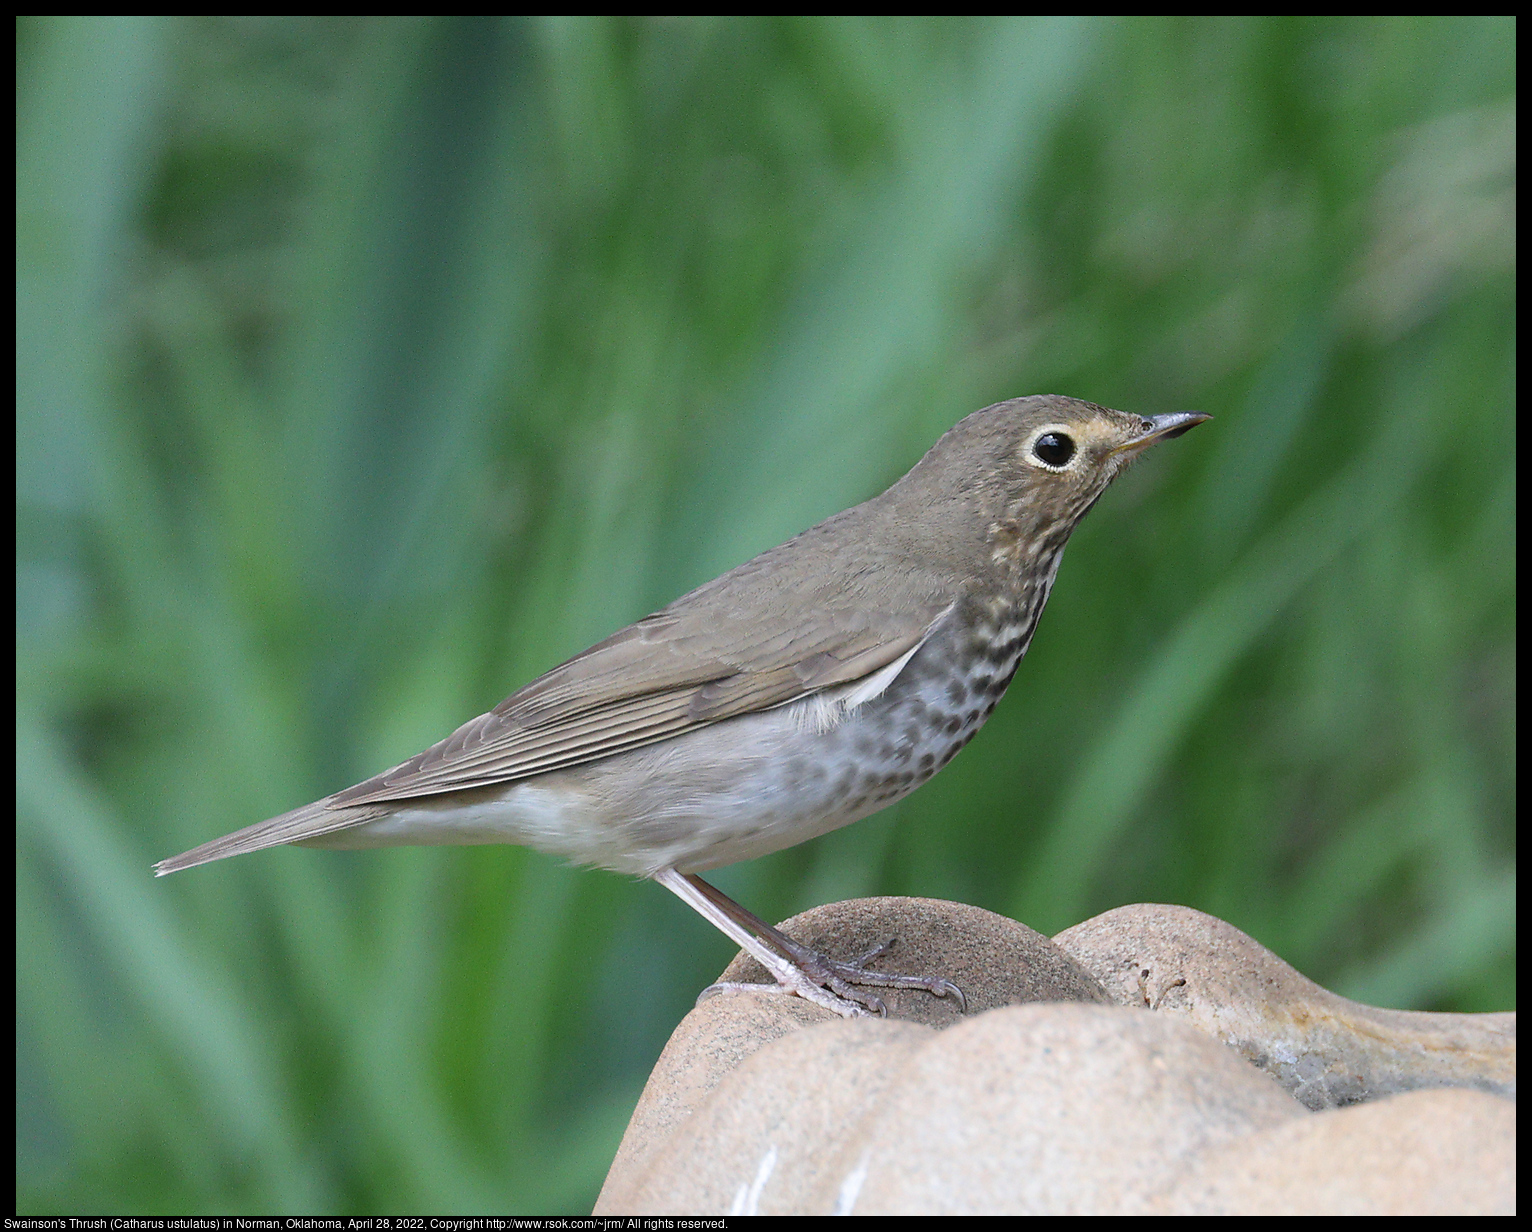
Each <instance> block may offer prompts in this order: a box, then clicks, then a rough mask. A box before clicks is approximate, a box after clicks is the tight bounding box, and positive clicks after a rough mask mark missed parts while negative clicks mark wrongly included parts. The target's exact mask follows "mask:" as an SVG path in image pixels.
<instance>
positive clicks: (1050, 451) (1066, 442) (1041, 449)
mask: <svg viewBox="0 0 1532 1232" xmlns="http://www.w3.org/2000/svg"><path fill="white" fill-rule="evenodd" d="M1032 456H1033V457H1034V458H1036V459H1037V460H1038V461H1039V462H1041V463H1042V464H1043V465H1044V466H1049V467H1054V468H1060V467H1065V466H1068V465H1069V459H1071V458H1072V457H1074V456H1075V442H1074V437H1072V436H1070V435H1069V433H1067V432H1044V433H1043V434H1042V435H1041V436H1039V437H1038V438H1037V439H1036V440H1035V441H1033V442H1032Z"/></svg>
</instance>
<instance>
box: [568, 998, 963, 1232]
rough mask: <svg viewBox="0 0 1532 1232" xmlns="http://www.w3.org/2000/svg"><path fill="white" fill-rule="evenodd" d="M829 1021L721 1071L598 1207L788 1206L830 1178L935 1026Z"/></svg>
mask: <svg viewBox="0 0 1532 1232" xmlns="http://www.w3.org/2000/svg"><path fill="white" fill-rule="evenodd" d="M821 1012H822V1013H824V1014H825V1016H826V1018H827V1021H825V1022H823V1023H821V1024H819V1025H818V1026H813V1027H808V1028H805V1029H804V1030H802V1031H799V1032H797V1033H796V1034H792V1035H786V1036H783V1037H781V1038H780V1039H777V1040H774V1041H773V1042H772V1043H770V1044H767V1045H766V1046H764V1047H763V1048H761V1049H760V1050H759V1051H757V1052H755V1053H753V1054H752V1055H751V1056H750V1057H748V1058H747V1059H746V1060H745V1061H744V1062H742V1063H741V1065H740V1066H739V1068H738V1069H736V1070H735V1071H734V1072H733V1073H731V1074H729V1075H727V1076H726V1077H725V1078H724V1079H723V1080H722V1081H721V1082H720V1083H719V1084H718V1085H717V1087H715V1088H714V1090H713V1091H712V1092H711V1094H710V1095H709V1097H708V1098H707V1099H706V1100H705V1101H703V1103H702V1104H701V1105H700V1106H699V1107H698V1108H697V1110H696V1112H695V1113H694V1114H693V1115H692V1116H691V1117H690V1118H689V1119H688V1120H687V1121H686V1123H685V1124H684V1125H681V1126H679V1127H678V1128H677V1129H676V1132H675V1133H674V1134H672V1135H671V1136H670V1138H669V1139H668V1140H667V1141H666V1142H665V1143H663V1144H662V1145H660V1146H659V1147H657V1148H656V1149H655V1150H654V1151H653V1152H652V1153H651V1154H650V1155H649V1156H648V1158H647V1159H646V1160H645V1162H644V1166H643V1168H642V1169H641V1170H634V1171H630V1172H628V1173H627V1174H625V1176H624V1177H618V1178H617V1180H616V1183H612V1182H609V1183H608V1184H607V1186H606V1187H605V1188H604V1189H603V1190H602V1194H601V1201H600V1202H599V1203H598V1204H597V1206H596V1211H597V1212H598V1213H602V1212H621V1213H623V1214H628V1213H638V1214H684V1213H686V1212H690V1211H719V1212H724V1213H728V1212H730V1211H733V1212H735V1213H737V1214H745V1213H750V1214H756V1213H758V1214H794V1213H798V1203H799V1202H801V1200H802V1196H803V1194H804V1193H805V1192H806V1191H811V1190H814V1189H817V1188H822V1187H823V1186H824V1185H825V1184H827V1183H829V1182H828V1181H827V1179H826V1175H825V1171H824V1169H825V1166H826V1164H827V1162H828V1160H827V1156H828V1155H829V1153H830V1147H832V1146H833V1145H834V1144H835V1143H836V1142H837V1141H839V1139H840V1137H841V1135H842V1134H843V1133H844V1131H845V1126H846V1125H847V1123H848V1122H849V1123H851V1124H855V1123H856V1122H857V1121H858V1120H859V1119H860V1117H861V1115H862V1114H863V1112H864V1111H865V1110H866V1109H867V1108H868V1107H870V1106H873V1105H874V1104H875V1103H876V1102H877V1101H878V1099H879V1097H880V1096H881V1095H882V1094H883V1092H884V1091H885V1089H886V1088H887V1087H888V1084H889V1083H890V1082H893V1081H896V1080H897V1079H898V1078H899V1076H900V1074H901V1073H902V1070H903V1063H904V1061H905V1059H906V1058H907V1057H908V1056H909V1055H910V1054H911V1053H912V1052H914V1051H915V1050H916V1049H918V1048H920V1047H921V1046H922V1045H924V1044H925V1043H927V1042H928V1041H929V1040H931V1039H933V1038H935V1036H936V1031H935V1029H934V1028H932V1027H923V1026H919V1025H917V1024H915V1023H910V1022H898V1021H894V1020H885V1019H878V1018H868V1019H858V1020H856V1021H854V1022H846V1021H844V1020H842V1019H840V1018H839V1017H836V1016H835V1015H832V1014H831V1013H830V1012H829V1011H828V1010H824V1011H821Z"/></svg>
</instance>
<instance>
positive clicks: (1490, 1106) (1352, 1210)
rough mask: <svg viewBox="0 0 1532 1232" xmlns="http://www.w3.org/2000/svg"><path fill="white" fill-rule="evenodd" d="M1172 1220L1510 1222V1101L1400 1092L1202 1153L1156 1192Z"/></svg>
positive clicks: (1157, 1206)
mask: <svg viewBox="0 0 1532 1232" xmlns="http://www.w3.org/2000/svg"><path fill="white" fill-rule="evenodd" d="M1153 1210H1154V1211H1155V1212H1156V1213H1162V1214H1177V1215H1239V1214H1248V1213H1252V1212H1256V1211H1259V1212H1261V1213H1262V1214H1266V1215H1514V1214H1515V1213H1516V1105H1515V1104H1513V1103H1512V1102H1511V1101H1510V1100H1507V1099H1501V1098H1499V1097H1498V1096H1494V1095H1486V1094H1484V1093H1483V1092H1482V1091H1461V1090H1434V1091H1406V1092H1404V1093H1403V1094H1401V1095H1394V1096H1391V1097H1389V1098H1388V1099H1383V1100H1378V1101H1377V1102H1375V1103H1370V1104H1355V1105H1352V1106H1351V1107H1349V1108H1333V1109H1330V1110H1329V1111H1327V1112H1320V1113H1316V1114H1314V1115H1312V1116H1308V1117H1304V1118H1303V1119H1301V1120H1296V1121H1290V1122H1288V1123H1286V1124H1282V1125H1277V1126H1274V1127H1272V1128H1270V1129H1265V1130H1260V1131H1258V1132H1256V1133H1254V1134H1251V1135H1250V1136H1249V1137H1246V1138H1241V1139H1239V1140H1238V1141H1235V1142H1231V1143H1228V1144H1227V1145H1225V1146H1223V1147H1219V1148H1216V1149H1214V1150H1212V1151H1209V1152H1208V1153H1207V1154H1205V1155H1203V1156H1202V1157H1201V1158H1200V1159H1199V1160H1197V1161H1196V1163H1195V1164H1194V1166H1193V1167H1191V1168H1189V1169H1188V1170H1187V1172H1186V1174H1185V1175H1183V1176H1182V1177H1180V1178H1178V1179H1177V1181H1176V1182H1175V1184H1173V1185H1172V1186H1170V1187H1169V1188H1168V1189H1167V1190H1166V1191H1165V1192H1164V1193H1163V1194H1161V1195H1160V1196H1159V1198H1158V1199H1157V1200H1156V1202H1155V1203H1154V1204H1153Z"/></svg>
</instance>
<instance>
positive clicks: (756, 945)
mask: <svg viewBox="0 0 1532 1232" xmlns="http://www.w3.org/2000/svg"><path fill="white" fill-rule="evenodd" d="M654 880H655V881H658V882H659V883H660V884H661V885H662V886H664V887H665V888H666V889H667V890H669V891H670V892H671V893H673V894H675V895H676V896H677V897H678V898H680V899H682V900H683V901H684V902H686V903H687V904H688V905H690V906H691V907H692V908H693V909H694V910H695V911H697V913H698V914H700V915H701V916H702V917H703V918H704V919H706V920H707V921H708V922H709V923H711V924H712V925H713V926H714V927H715V928H717V929H718V930H719V931H720V932H722V933H723V934H724V935H725V936H727V937H729V938H730V939H731V940H733V941H735V942H737V943H738V944H739V945H740V947H741V948H742V949H744V951H745V952H746V953H747V954H749V955H750V956H751V957H752V958H754V959H755V960H756V961H757V962H759V963H760V964H761V966H763V967H765V968H766V970H767V971H769V972H771V974H772V976H773V977H774V978H775V979H776V981H777V984H778V986H779V989H780V990H781V991H783V992H793V993H797V994H798V995H799V996H800V997H803V998H804V999H805V1000H808V1001H812V1002H814V1004H816V1005H822V1006H824V1007H825V1008H826V1009H828V1010H833V1011H834V1012H835V1013H837V1014H839V1015H841V1016H842V1017H843V1018H856V1017H860V1016H862V1015H865V1014H867V1013H873V1014H877V1015H878V1016H880V1017H884V1016H886V1015H887V1012H888V1011H887V1009H886V1008H885V1006H884V1004H883V1001H882V999H881V998H880V997H878V996H877V995H875V994H873V993H870V992H863V991H861V990H860V989H858V988H857V987H855V985H858V984H867V985H872V986H874V987H878V988H923V989H925V991H927V992H929V993H931V994H933V995H934V996H938V997H948V996H951V997H956V998H957V1003H958V1008H959V1010H960V1011H963V1010H966V1009H967V1004H966V1002H965V1001H964V998H963V993H962V991H961V990H960V989H959V988H958V986H957V985H956V984H953V983H952V982H951V981H949V980H944V979H939V978H935V977H926V976H918V975H890V974H887V973H885V972H882V971H868V970H866V969H865V968H864V967H863V965H862V964H864V963H867V962H871V961H872V960H873V959H874V958H877V957H878V956H879V955H881V954H883V953H885V952H886V951H887V950H888V949H889V948H890V947H891V946H892V945H893V942H892V941H887V942H884V943H883V944H882V945H880V946H876V947H875V948H873V949H872V950H869V951H868V952H867V953H866V954H863V955H862V956H861V957H860V958H859V959H856V960H855V961H853V962H839V961H837V960H836V959H833V958H827V957H825V956H824V955H823V954H820V953H819V952H818V951H817V950H813V949H810V948H809V947H808V946H806V945H803V944H801V943H800V942H797V941H794V940H793V939H792V938H791V937H789V936H787V935H786V934H785V933H783V932H781V931H780V930H778V929H775V928H773V927H772V926H771V925H770V924H768V923H766V921H765V920H762V919H761V918H760V917H758V916H756V915H752V914H751V913H750V912H748V911H746V910H745V909H744V908H743V907H741V906H740V905H739V904H738V903H736V902H735V901H734V900H733V899H732V898H730V897H729V896H728V895H727V894H724V893H723V892H722V891H721V890H719V889H717V888H716V887H714V886H711V885H709V884H708V883H707V882H705V881H703V880H702V878H701V877H698V876H695V875H693V874H684V873H678V872H677V871H676V870H675V869H673V868H666V869H661V870H660V871H659V872H658V873H656V874H654ZM769 987H770V985H764V984H714V985H712V986H711V987H710V988H708V989H705V990H704V992H703V994H702V995H703V996H708V995H710V994H712V993H717V992H732V991H736V990H742V989H748V990H750V991H752V992H761V991H764V990H766V989H767V988H769Z"/></svg>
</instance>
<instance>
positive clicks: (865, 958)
mask: <svg viewBox="0 0 1532 1232" xmlns="http://www.w3.org/2000/svg"><path fill="white" fill-rule="evenodd" d="M772 940H773V941H775V942H776V943H777V945H778V946H779V947H780V948H782V949H784V950H785V951H786V952H787V956H788V957H789V958H790V959H791V960H792V962H791V965H790V966H788V967H787V969H786V971H785V972H784V971H781V970H776V971H773V972H772V974H773V975H775V976H776V979H777V983H776V984H775V985H771V984H734V983H728V984H724V983H719V984H713V985H711V986H710V987H708V988H705V989H703V990H702V995H701V996H700V997H698V998H697V999H698V1000H699V1001H701V1000H702V999H703V998H704V997H710V996H714V995H716V994H718V993H721V992H746V991H749V992H765V991H775V992H784V993H794V994H796V995H797V996H800V997H802V998H804V999H805V1000H806V1001H812V1002H813V1003H814V1004H815V1005H822V1006H824V1008H825V1009H827V1010H832V1011H833V1012H835V1013H837V1014H839V1015H840V1016H841V1017H842V1018H864V1017H867V1016H869V1015H873V1014H876V1015H877V1016H878V1017H879V1018H887V1017H888V1007H887V1006H886V1005H884V1003H883V998H882V997H880V996H878V995H877V994H876V993H873V992H867V991H865V990H864V989H863V988H860V987H858V985H869V986H871V987H873V988H920V989H924V990H925V991H926V992H928V993H930V994H931V995H932V996H934V997H953V998H956V1000H957V1006H958V1013H960V1014H963V1013H967V1011H968V1001H967V999H966V998H965V997H964V996H963V990H962V989H960V988H959V987H958V986H957V985H956V984H954V983H953V982H952V981H951V980H944V979H942V978H940V977H939V976H926V975H896V974H893V973H890V972H887V971H869V970H867V967H866V964H867V963H870V962H872V961H873V959H875V958H880V957H882V956H883V955H884V954H886V953H888V951H889V950H891V949H892V948H893V947H894V942H893V941H892V940H889V941H885V942H884V943H883V944H882V945H878V946H874V947H873V948H872V949H870V950H868V951H867V953H865V954H863V955H862V956H861V957H860V958H856V959H853V960H852V961H850V962H841V961H840V960H839V959H835V958H829V957H827V956H826V955H824V954H821V953H819V951H818V950H813V949H810V948H809V947H808V946H806V945H802V944H800V943H799V942H797V941H794V940H792V938H790V937H786V936H784V935H782V934H778V935H777V936H775V937H773V938H772Z"/></svg>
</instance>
